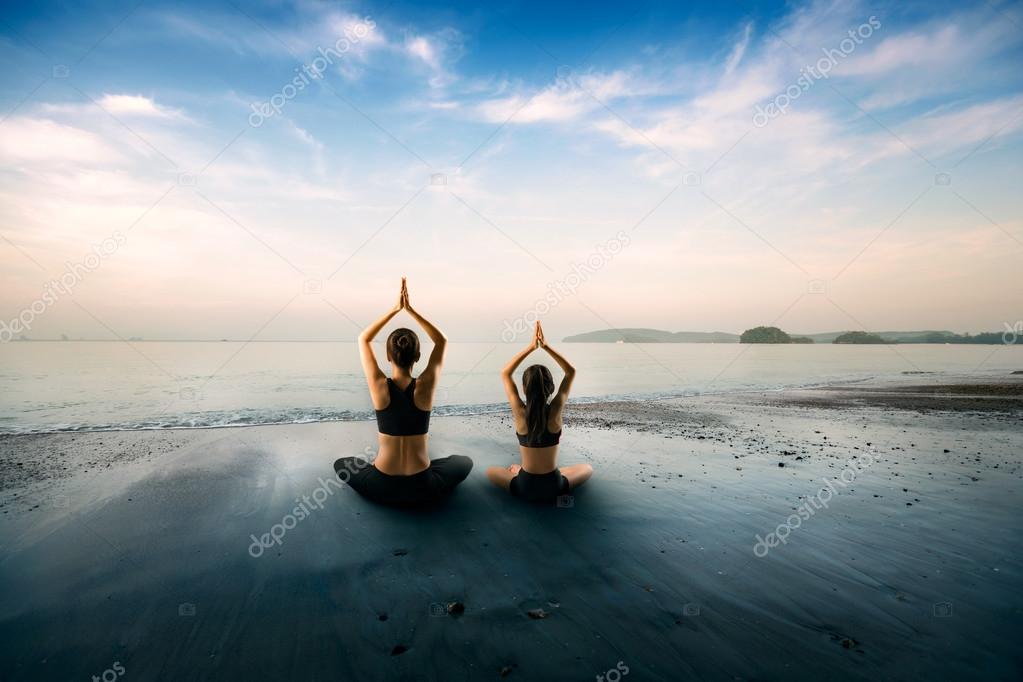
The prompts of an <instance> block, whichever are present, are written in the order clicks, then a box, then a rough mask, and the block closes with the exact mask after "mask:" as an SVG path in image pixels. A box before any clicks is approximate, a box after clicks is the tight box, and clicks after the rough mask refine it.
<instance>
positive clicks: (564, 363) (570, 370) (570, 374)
mask: <svg viewBox="0 0 1023 682" xmlns="http://www.w3.org/2000/svg"><path fill="white" fill-rule="evenodd" d="M537 325H538V326H539V322H538V323H537ZM538 336H539V339H538V343H539V345H540V348H543V349H544V350H545V351H547V354H548V355H550V356H551V357H552V358H554V362H556V363H558V367H560V368H561V370H562V371H563V372H564V373H565V378H564V379H562V380H561V386H559V387H558V392H557V393H556V394H555V396H554V399H553V400H551V413H552V416H553V415H557V417H556V420H557V421H558V422H560V421H561V410H562V408H564V407H565V403H566V402H567V401H568V393H569V391H571V390H572V381H573V380H574V379H575V367H573V366H572V363H571V362H569V361H568V360H566V359H565V356H563V355H562V354H561V353H559V352H558V351H556V350H554V349H553V348H551V347H550V346H548V345H547V340H546V339H545V338H544V336H543V329H540V330H539V331H538Z"/></svg>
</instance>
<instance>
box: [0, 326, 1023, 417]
mask: <svg viewBox="0 0 1023 682" xmlns="http://www.w3.org/2000/svg"><path fill="white" fill-rule="evenodd" d="M519 347H520V346H519V345H518V344H492V343H452V344H450V345H449V349H448V354H447V359H446V363H445V367H444V371H443V375H442V380H441V385H440V389H439V393H438V396H437V400H436V408H435V413H436V414H442V415H443V414H472V413H481V412H487V411H494V410H500V409H503V408H504V405H505V403H504V393H503V390H502V387H501V382H500V379H499V376H498V372H499V371H500V369H501V367H502V366H503V365H504V364H505V363H506V362H507V361H508V358H510V357H511V356H512V355H514V353H515V352H517V351H518V349H519ZM559 349H560V350H561V351H562V352H563V353H564V354H565V355H566V356H567V357H568V358H569V359H570V360H571V361H572V362H573V364H575V366H576V368H577V370H578V374H577V378H576V382H575V386H574V389H573V396H572V397H573V400H578V401H598V400H619V399H632V398H661V397H668V396H677V395H693V394H704V393H721V392H729V391H748V390H761V389H781V388H787V387H799V386H814V385H821V384H827V383H834V382H855V381H861V380H864V379H869V378H886V377H897V376H902V375H903V374H904V373H906V372H934V373H940V374H945V375H948V376H956V375H992V376H995V375H1000V376H1004V375H1005V374H1007V373H1008V372H1010V371H1013V370H1021V369H1023V344H1018V345H1000V346H965V345H958V346H956V345H905V346H901V345H900V346H836V345H831V344H818V345H785V346H767V345H739V344H560V345H559ZM426 350H427V349H424V352H423V357H424V358H425V357H427V352H426ZM378 357H383V352H382V349H378ZM530 360H532V361H539V362H542V363H543V364H546V365H548V366H550V367H551V368H552V369H554V370H555V376H556V377H557V370H556V367H555V365H554V364H553V362H551V360H550V358H548V357H547V356H546V354H544V353H542V352H541V353H536V354H534V355H533V356H532V357H531V358H529V360H527V363H528V362H529V361H530ZM371 417H372V406H371V404H370V402H369V396H368V393H367V389H366V384H365V379H364V378H363V376H362V371H361V369H360V366H359V358H358V352H357V349H356V346H355V344H354V343H306V342H257V343H247V344H246V343H242V342H219V343H218V342H139V343H131V344H128V343H126V342H119V341H109V342H107V341H98V342H63V343H61V342H52V343H50V342H24V343H17V342H16V343H7V344H3V345H0V433H33V432H51V431H65V430H94V429H154V428H172V427H213V426H234V425H244V424H274V423H297V422H311V421H330V420H357V419H369V418H371Z"/></svg>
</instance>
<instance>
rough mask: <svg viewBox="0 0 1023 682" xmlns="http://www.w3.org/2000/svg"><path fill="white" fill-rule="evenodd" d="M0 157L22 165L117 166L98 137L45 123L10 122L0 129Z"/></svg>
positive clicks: (111, 150)
mask: <svg viewBox="0 0 1023 682" xmlns="http://www.w3.org/2000/svg"><path fill="white" fill-rule="evenodd" d="M0 156H2V157H4V158H6V159H12V160H15V161H23V162H73V163H83V164H87V163H89V164H91V163H118V162H121V161H123V160H124V157H123V156H122V155H121V154H120V153H119V152H118V151H117V150H116V149H114V148H113V147H111V146H110V145H109V144H108V143H107V142H106V141H105V140H103V138H102V137H100V136H99V135H96V134H94V133H92V132H90V131H88V130H83V129H81V128H76V127H74V126H69V125H64V124H61V123H57V122H56V121H52V120H49V119H45V118H44V119H39V118H25V117H19V118H13V119H10V120H8V121H6V122H4V124H3V125H2V126H0Z"/></svg>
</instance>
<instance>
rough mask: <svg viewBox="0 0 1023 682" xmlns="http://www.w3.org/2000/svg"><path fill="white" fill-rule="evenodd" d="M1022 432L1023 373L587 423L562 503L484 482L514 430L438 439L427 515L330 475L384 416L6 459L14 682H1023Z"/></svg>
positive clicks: (674, 407)
mask: <svg viewBox="0 0 1023 682" xmlns="http://www.w3.org/2000/svg"><path fill="white" fill-rule="evenodd" d="M1021 416H1023V377H1017V376H1006V377H1005V378H1004V379H1001V380H998V381H994V380H991V379H990V378H985V379H984V380H983V381H981V380H979V379H970V378H963V379H957V380H955V381H951V380H948V379H946V378H943V377H940V376H906V377H905V379H904V380H903V381H900V382H887V383H878V382H874V383H870V382H865V383H859V384H854V385H843V386H834V387H828V388H826V389H806V390H799V391H783V392H771V393H732V394H723V395H716V396H701V397H691V398H690V397H686V398H677V399H672V400H663V401H656V402H642V403H640V402H633V403H603V404H591V405H573V406H572V408H571V411H570V412H569V413H568V414H567V416H566V431H565V437H564V439H563V441H562V443H563V444H562V450H561V454H560V456H559V458H560V461H561V463H562V464H570V463H574V462H578V461H586V462H590V463H591V464H593V466H594V467H595V469H596V474H595V476H594V478H593V479H592V480H591V481H590V482H589V483H588V484H587V485H586V486H585V487H583V488H581V489H580V490H578V491H577V492H576V493H575V494H574V495H573V496H572V497H571V498H570V499H568V500H563V501H562V504H561V505H560V506H553V505H552V506H549V507H548V506H535V505H527V504H523V503H521V502H519V501H518V500H515V499H513V498H511V497H510V496H508V495H507V493H504V492H502V491H500V490H498V489H496V488H494V487H493V486H491V485H489V484H488V483H487V481H486V478H485V475H484V471H485V469H486V467H487V466H490V465H495V464H510V463H512V462H513V461H515V458H516V457H517V448H516V445H515V440H514V436H513V435H512V428H511V425H510V421H509V417H508V415H505V414H496V415H481V416H468V417H436V418H435V420H434V424H433V427H432V429H431V452H432V454H433V456H434V457H442V456H445V455H449V454H464V455H468V456H470V457H472V458H473V460H474V461H475V468H474V470H473V472H472V474H470V476H469V479H468V480H467V481H466V482H465V483H464V484H463V485H462V486H461V487H460V488H459V490H458V491H457V492H456V493H455V495H454V496H453V498H452V499H451V500H450V501H449V502H448V503H447V504H446V505H444V506H443V507H442V508H440V509H437V510H432V511H396V510H391V509H386V508H381V507H378V506H374V505H372V504H370V503H367V502H366V501H364V500H362V499H361V498H359V497H358V496H357V495H356V494H354V493H353V491H351V490H350V489H348V488H347V487H346V486H344V485H343V484H341V483H340V482H338V481H337V479H336V478H335V477H334V475H333V472H332V470H331V463H332V462H333V460H334V459H336V458H337V457H339V456H343V455H350V454H363V453H366V452H372V447H373V445H374V443H375V425H374V424H372V423H369V422H335V423H321V424H303V425H285V426H253V427H241V428H221V429H194V430H176V431H175V430H168V431H135V432H92V433H86V432H80V433H63V434H48V435H35V436H5V437H2V438H0V462H2V471H3V473H2V478H0V503H2V507H0V511H2V513H0V546H2V548H3V552H2V556H3V558H2V560H0V582H2V584H3V585H4V589H3V593H2V597H0V653H2V660H3V668H2V670H3V675H2V676H3V678H4V679H5V680H51V679H52V680H58V679H60V680H63V679H73V678H80V679H91V677H92V676H93V675H97V676H100V677H101V678H102V677H103V675H104V672H105V671H108V670H115V671H116V669H115V667H114V666H115V665H117V666H120V667H121V668H122V669H123V671H124V672H123V674H117V673H116V672H115V674H117V676H118V677H122V676H123V679H125V680H131V679H136V680H149V679H197V680H204V679H211V680H212V679H304V680H320V679H324V680H326V679H331V680H336V679H353V680H354V679H360V680H368V679H398V680H401V679H406V680H433V679H444V680H479V679H501V678H506V679H512V680H514V679H521V680H556V679H557V680H560V679H580V680H582V679H594V678H595V677H597V676H601V675H603V676H604V679H617V676H620V677H621V679H626V680H678V679H706V680H924V679H956V680H973V679H976V680H980V679H984V680H1016V679H1020V677H1023V656H1021V655H1020V653H1019V647H1018V638H1019V635H1020V634H1021V632H1023V627H1021V625H1023V574H1021V570H1023V565H1021V564H1023V560H1021V557H1023V551H1021V550H1023V521H1021V520H1020V509H1021V501H1023V498H1021V494H1023V469H1021V462H1023V429H1021V428H1020V418H1021ZM367 448H369V450H367ZM850 472H851V473H850ZM825 490H827V491H828V493H824V492H823V491H825ZM300 510H301V512H300ZM267 539H268V540H269V541H268V542H267V541H265V540H267ZM758 543H759V549H758ZM612 670H614V671H617V676H616V674H614V673H612V674H609V671H612ZM626 670H627V671H628V672H626ZM108 677H109V673H108Z"/></svg>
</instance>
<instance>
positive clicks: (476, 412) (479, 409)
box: [0, 370, 1023, 441]
mask: <svg viewBox="0 0 1023 682" xmlns="http://www.w3.org/2000/svg"><path fill="white" fill-rule="evenodd" d="M910 376H912V377H919V378H925V377H926V378H933V379H936V380H940V381H944V382H948V381H952V382H953V383H949V384H941V385H942V386H949V387H952V386H956V385H959V384H962V383H965V382H972V384H973V385H976V386H978V387H980V388H981V389H982V390H984V391H989V390H991V387H993V386H996V385H1002V384H1006V385H1013V384H1014V383H1015V382H1017V381H1019V380H1020V379H1021V378H1023V370H1021V371H1018V372H1017V371H1014V372H1010V373H999V374H997V375H996V374H993V373H992V374H955V375H949V374H946V373H940V372H923V371H904V372H902V373H901V374H900V375H897V376H893V375H888V376H876V375H872V376H866V377H860V378H855V379H847V380H841V381H823V382H812V383H807V384H792V385H785V386H777V387H768V388H763V387H759V388H758V387H753V388H731V389H723V390H720V391H710V390H708V391H688V390H683V391H681V392H671V393H664V392H654V393H647V394H635V395H633V394H624V395H614V394H612V395H603V396H582V397H579V398H573V399H570V400H569V403H568V404H569V406H570V407H576V408H580V409H585V408H587V406H596V407H598V408H613V406H615V405H622V404H631V403H657V402H664V401H672V400H679V399H701V398H708V399H712V398H715V397H721V396H732V395H736V396H747V395H748V396H755V395H765V396H766V395H775V394H783V395H784V394H794V393H797V392H801V391H824V392H828V391H841V390H843V389H845V388H846V387H849V386H853V387H855V386H859V385H862V384H866V385H871V384H875V385H876V388H874V390H875V391H877V392H880V391H883V390H886V387H894V386H896V385H897V384H898V382H899V379H900V378H905V377H910ZM956 379H959V380H960V381H959V382H955V380H956ZM914 387H916V386H902V387H900V388H898V389H894V390H897V391H904V390H906V389H909V388H914ZM919 388H927V385H921V386H920V387H919ZM953 409H957V408H953ZM507 410H508V407H507V405H506V403H504V402H499V403H481V404H476V405H441V406H434V408H433V414H434V417H435V418H438V419H439V418H446V417H476V416H481V415H489V414H500V413H503V412H507ZM345 412H348V411H345ZM348 414H351V415H352V417H351V418H326V419H317V418H312V419H297V420H282V421H266V422H253V423H228V424H198V425H194V426H193V425H179V424H173V425H169V426H137V425H133V426H108V425H90V426H81V427H70V426H63V427H56V428H52V429H51V430H43V429H41V428H40V429H36V430H30V431H0V441H2V440H3V439H6V438H17V437H23V436H48V435H59V434H72V433H74V434H87V433H133V432H146V431H156V432H166V431H192V430H200V429H233V428H249V427H259V426H285V425H302V424H332V423H363V422H373V421H374V418H375V417H374V415H373V413H372V412H371V411H365V412H364V413H362V412H348Z"/></svg>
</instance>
